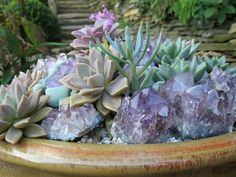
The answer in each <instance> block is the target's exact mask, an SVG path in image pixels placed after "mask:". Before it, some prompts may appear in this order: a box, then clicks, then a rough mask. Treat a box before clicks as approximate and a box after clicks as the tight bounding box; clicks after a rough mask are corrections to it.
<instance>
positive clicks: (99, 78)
mask: <svg viewBox="0 0 236 177" xmlns="http://www.w3.org/2000/svg"><path fill="white" fill-rule="evenodd" d="M104 82H105V81H104V77H103V75H102V74H94V75H92V76H90V77H88V78H87V85H88V86H89V87H92V88H94V87H102V86H103V85H104Z"/></svg>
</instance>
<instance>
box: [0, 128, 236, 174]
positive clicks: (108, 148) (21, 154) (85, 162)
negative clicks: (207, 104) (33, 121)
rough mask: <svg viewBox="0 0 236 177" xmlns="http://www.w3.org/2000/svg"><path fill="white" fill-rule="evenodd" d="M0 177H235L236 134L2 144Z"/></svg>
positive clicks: (0, 149) (26, 140) (34, 141)
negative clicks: (164, 140) (136, 141)
mask: <svg viewBox="0 0 236 177" xmlns="http://www.w3.org/2000/svg"><path fill="white" fill-rule="evenodd" d="M0 160H1V161H0V174H1V176H3V177H15V176H16V177H21V176H22V177H60V176H65V177H72V176H77V177H102V176H104V177H108V176H111V177H120V176H124V177H131V176H138V177H144V176H145V177H148V176H155V177H157V176H158V177H159V176H160V177H170V176H179V177H184V176H190V177H197V176H198V177H211V176H212V177H213V176H214V177H220V176H222V177H235V176H236V132H234V133H230V134H226V135H222V136H217V137H212V138H206V139H202V140H194V141H189V142H181V143H169V144H144V145H97V144H78V143H68V142H59V141H51V140H43V139H36V140H35V139H34V140H32V139H23V140H22V141H21V142H20V143H19V144H16V145H10V144H7V143H5V142H0Z"/></svg>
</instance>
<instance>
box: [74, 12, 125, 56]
mask: <svg viewBox="0 0 236 177" xmlns="http://www.w3.org/2000/svg"><path fill="white" fill-rule="evenodd" d="M90 18H91V19H93V20H94V21H95V23H94V25H92V26H89V25H88V26H85V27H84V28H82V29H79V30H76V31H73V32H72V35H73V36H74V37H75V39H74V40H73V41H72V43H71V44H70V46H71V47H72V48H74V49H75V50H74V51H72V52H71V54H80V55H83V54H84V53H86V51H87V50H88V48H89V46H90V45H95V44H97V41H102V40H103V38H104V36H105V35H106V34H108V35H109V36H111V37H112V38H119V37H120V36H121V33H122V29H120V27H119V26H120V25H119V23H117V22H115V16H114V14H112V13H111V12H109V11H108V10H107V9H104V10H103V12H99V13H98V14H92V15H91V16H90Z"/></svg>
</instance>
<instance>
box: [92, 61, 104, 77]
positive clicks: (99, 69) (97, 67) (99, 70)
mask: <svg viewBox="0 0 236 177" xmlns="http://www.w3.org/2000/svg"><path fill="white" fill-rule="evenodd" d="M103 64H104V63H103V60H99V59H97V60H96V61H95V62H94V69H95V70H96V73H100V74H102V75H103V74H104V65H103Z"/></svg>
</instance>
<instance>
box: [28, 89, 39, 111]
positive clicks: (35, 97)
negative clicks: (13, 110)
mask: <svg viewBox="0 0 236 177" xmlns="http://www.w3.org/2000/svg"><path fill="white" fill-rule="evenodd" d="M40 96H41V90H38V91H35V92H33V93H32V94H31V95H30V96H29V98H28V99H29V108H28V109H29V111H30V112H32V111H33V110H35V109H36V107H37V105H38V103H39V99H40Z"/></svg>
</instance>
